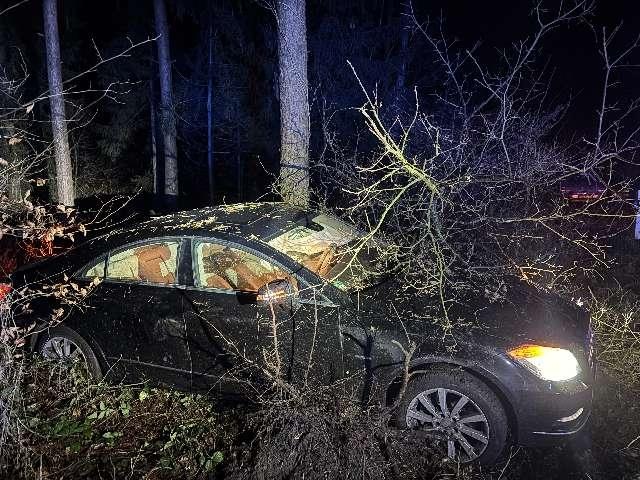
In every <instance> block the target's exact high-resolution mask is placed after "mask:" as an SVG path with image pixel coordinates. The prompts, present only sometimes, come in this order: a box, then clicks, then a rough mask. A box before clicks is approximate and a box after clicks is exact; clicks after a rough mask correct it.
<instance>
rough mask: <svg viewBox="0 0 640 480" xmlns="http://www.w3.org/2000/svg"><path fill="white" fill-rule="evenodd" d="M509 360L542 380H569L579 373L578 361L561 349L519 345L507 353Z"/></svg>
mask: <svg viewBox="0 0 640 480" xmlns="http://www.w3.org/2000/svg"><path fill="white" fill-rule="evenodd" d="M507 353H508V354H509V356H510V357H511V358H513V359H514V360H516V361H518V363H520V364H521V365H522V366H523V367H525V368H527V369H528V370H530V371H531V372H533V373H534V374H535V375H537V376H538V377H540V378H542V379H544V380H551V381H554V382H558V381H561V380H569V379H571V378H573V377H575V376H576V375H578V373H580V366H579V365H578V360H576V357H574V355H573V353H571V352H570V351H569V350H565V349H563V348H553V347H543V346H541V345H521V346H519V347H517V348H514V349H513V350H509V351H508V352H507Z"/></svg>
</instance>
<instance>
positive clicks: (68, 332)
mask: <svg viewBox="0 0 640 480" xmlns="http://www.w3.org/2000/svg"><path fill="white" fill-rule="evenodd" d="M36 350H37V352H38V353H40V355H42V356H43V357H44V358H45V359H47V360H50V361H53V362H57V363H59V364H60V365H61V366H65V367H72V366H74V365H79V366H80V367H81V368H82V369H83V370H85V371H86V372H87V373H88V374H89V376H91V377H92V378H93V379H94V380H101V379H102V369H101V368H100V362H99V361H98V358H97V357H96V355H95V353H94V352H93V350H92V349H91V347H90V346H89V344H88V343H87V342H86V340H85V339H84V338H82V337H81V336H80V335H79V334H78V333H77V332H76V331H75V330H72V329H70V328H68V327H64V326H57V327H53V328H50V329H48V330H47V331H46V332H43V333H42V335H41V337H40V339H39V341H38V345H37V348H36Z"/></svg>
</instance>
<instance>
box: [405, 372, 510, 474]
mask: <svg viewBox="0 0 640 480" xmlns="http://www.w3.org/2000/svg"><path fill="white" fill-rule="evenodd" d="M395 423H396V424H397V426H398V427H401V428H409V429H412V430H419V431H423V432H425V433H428V434H429V437H430V438H433V440H434V442H435V443H436V445H439V446H441V447H442V448H443V450H444V452H445V453H446V455H447V456H448V457H449V458H451V459H452V460H454V461H457V462H460V463H468V462H478V463H482V464H485V465H490V464H492V463H495V462H496V460H497V459H498V458H499V457H500V455H501V454H502V452H503V451H504V449H505V447H506V445H507V433H508V421H507V416H506V413H505V411H504V407H503V406H502V403H501V402H500V399H499V398H498V397H497V396H496V394H495V393H494V392H493V391H492V390H491V389H490V388H489V387H488V386H487V385H486V384H484V383H483V382H482V381H481V380H479V379H478V378H476V377H475V376H473V375H471V374H470V373H467V372H465V371H463V370H457V369H454V368H451V369H445V368H437V369H436V368H434V369H433V370H431V371H426V372H425V373H423V374H420V376H416V377H414V378H413V379H412V380H411V381H410V382H409V384H408V385H407V389H406V392H405V394H404V396H403V398H402V399H401V402H400V406H399V408H398V410H397V411H396V414H395Z"/></svg>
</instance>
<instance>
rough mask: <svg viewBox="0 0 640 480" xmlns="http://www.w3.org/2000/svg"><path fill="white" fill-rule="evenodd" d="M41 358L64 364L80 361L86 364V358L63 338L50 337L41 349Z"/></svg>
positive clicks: (75, 346)
mask: <svg viewBox="0 0 640 480" xmlns="http://www.w3.org/2000/svg"><path fill="white" fill-rule="evenodd" d="M41 353H42V356H43V357H44V358H46V359H48V360H57V361H62V362H64V363H72V362H76V361H80V362H83V363H86V361H87V360H86V358H85V356H84V353H82V350H80V347H78V345H76V344H75V343H74V342H73V341H72V340H69V339H68V338H65V337H51V338H49V339H47V341H46V342H45V343H44V345H43V346H42V349H41Z"/></svg>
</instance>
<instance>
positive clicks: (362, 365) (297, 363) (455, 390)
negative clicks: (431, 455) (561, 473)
mask: <svg viewBox="0 0 640 480" xmlns="http://www.w3.org/2000/svg"><path fill="white" fill-rule="evenodd" d="M381 248H384V244H383V243H382V242H381V241H379V240H377V239H376V238H374V237H372V236H371V235H365V234H364V233H362V232H360V231H358V229H357V228H355V227H354V226H353V225H350V224H348V223H346V222H344V221H342V220H340V219H338V218H336V217H334V216H331V215H327V214H323V213H317V212H311V211H303V210H300V209H296V208H293V207H290V206H286V205H284V204H279V203H261V204H243V205H231V206H222V207H217V208H208V209H200V210H196V211H191V212H181V213H177V214H173V215H168V216H164V217H158V218H153V219H150V220H148V221H145V222H142V223H140V224H138V225H135V226H131V227H128V228H121V229H119V230H117V231H114V232H111V233H110V234H108V235H105V236H102V237H100V238H96V239H93V240H90V241H87V242H85V243H84V244H82V245H80V246H78V247H76V248H74V249H72V250H71V251H69V252H68V253H65V254H63V255H60V256H57V257H54V258H50V259H47V260H44V261H42V262H40V263H38V264H35V265H32V266H28V267H25V268H23V269H21V270H19V271H17V272H16V273H14V274H13V275H12V279H11V280H12V288H13V290H14V291H16V292H19V291H23V290H24V289H25V286H32V287H33V286H34V285H47V284H48V285H53V284H55V282H60V281H61V279H62V278H65V279H68V281H69V282H72V283H73V284H74V285H75V288H76V289H77V290H81V291H83V289H85V290H86V291H89V290H90V293H89V294H88V295H86V298H84V299H83V301H82V302H81V303H79V304H78V305H73V306H71V307H70V306H68V305H67V306H63V307H61V308H62V310H64V314H63V315H62V317H63V321H62V323H60V324H58V325H55V326H47V327H46V328H43V329H36V332H38V333H34V334H33V335H31V337H30V342H31V348H33V349H34V350H35V351H37V352H39V353H41V354H42V355H43V356H45V357H47V358H51V359H58V360H60V359H62V360H69V359H73V358H80V359H82V360H83V361H84V362H86V365H87V368H88V369H89V371H90V372H91V373H92V374H93V376H94V377H96V378H102V377H103V376H107V377H114V378H117V376H118V375H124V376H126V378H137V379H149V380H151V381H155V382H162V383H165V384H169V385H172V386H175V387H178V388H182V389H188V390H197V391H203V390H205V391H215V392H216V393H220V394H229V395H231V394H239V393H242V394H245V395H246V394H247V392H248V391H249V392H250V391H251V389H250V388H249V389H248V388H247V386H248V385H250V386H252V388H253V389H255V388H256V385H259V384H260V382H263V383H264V385H268V384H269V382H272V381H273V378H275V377H277V376H280V377H281V378H282V379H284V380H286V381H287V382H289V383H290V384H292V385H306V386H308V387H309V388H316V387H315V386H320V385H331V384H336V383H339V384H340V385H341V388H343V391H345V392H347V393H348V394H349V395H350V396H352V397H353V398H354V399H356V400H358V401H362V402H366V403H371V402H379V403H382V404H383V405H386V406H391V405H393V406H394V407H395V410H394V417H393V418H394V421H395V423H396V426H397V427H400V428H403V429H413V430H423V431H425V432H428V433H429V435H430V436H431V437H432V438H434V439H435V440H436V441H437V442H439V444H440V445H442V447H443V448H444V450H445V451H446V453H447V455H448V456H449V457H451V458H453V459H456V460H457V461H460V462H468V461H479V462H481V463H485V464H490V463H492V462H495V461H496V460H497V459H498V458H499V457H500V456H501V454H502V453H503V452H504V451H505V449H506V448H507V446H508V445H510V444H512V443H515V444H519V445H524V446H540V445H553V444H557V443H558V442H561V441H564V440H566V439H568V438H570V437H572V436H574V435H575V434H577V432H579V431H580V430H581V429H582V428H583V427H584V425H585V424H586V422H587V420H588V418H589V414H590V409H591V400H592V384H593V376H594V373H593V372H594V364H593V348H592V335H591V329H590V322H589V316H588V314H587V313H586V312H585V311H584V310H583V309H581V308H579V307H577V306H574V305H572V304H569V303H567V302H565V301H563V300H562V299H560V298H559V297H556V296H554V295H552V294H550V293H541V292H539V291H537V290H533V289H532V288H531V287H528V286H526V285H524V284H522V283H519V282H517V281H513V282H511V283H510V284H509V286H508V288H507V291H506V294H505V295H504V297H503V298H502V299H501V300H495V299H494V300H492V301H489V300H487V299H486V298H484V297H483V296H482V295H480V294H478V295H477V298H476V297H473V298H472V297H471V296H470V297H469V298H467V299H466V302H465V303H466V304H467V305H465V309H463V310H461V311H460V313H459V315H463V314H464V315H467V317H466V326H465V328H464V329H462V330H463V331H461V332H459V333H454V334H453V336H454V337H455V338H454V342H453V345H452V342H451V341H445V340H443V336H442V332H441V329H440V328H439V327H438V323H437V321H434V320H433V318H435V317H432V316H431V313H429V312H433V311H435V306H437V303H438V300H436V299H434V298H430V297H429V296H427V295H425V294H422V293H419V292H416V291H412V289H411V288H410V287H409V286H407V285H403V284H402V282H401V281H400V280H399V278H400V277H399V276H397V275H394V274H393V273H391V272H393V270H392V269H388V268H387V269H385V268H380V265H379V264H378V263H377V262H378V257H379V255H378V252H379V250H380V249H381ZM8 288H9V287H5V289H8ZM479 290H482V289H479ZM51 298H52V297H51V296H48V297H46V298H45V299H43V300H42V301H41V302H40V303H38V302H37V301H35V300H34V301H32V302H31V305H30V308H29V310H28V312H27V313H23V314H22V316H23V317H24V316H25V315H26V316H28V317H29V318H30V319H31V320H33V319H36V320H38V319H43V318H50V313H47V312H50V311H51V310H52V309H57V307H58V305H52V302H53V303H55V300H51ZM62 310H58V311H59V312H61V311H62ZM18 318H20V316H18ZM430 319H431V320H430ZM409 345H413V348H411V349H409ZM409 350H410V355H409V354H408V352H409ZM405 380H407V381H405Z"/></svg>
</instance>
